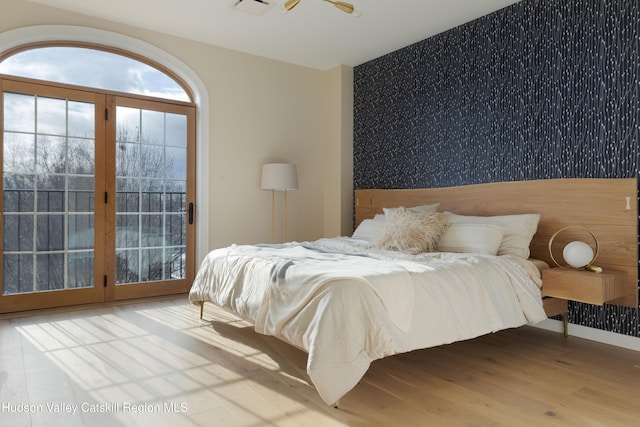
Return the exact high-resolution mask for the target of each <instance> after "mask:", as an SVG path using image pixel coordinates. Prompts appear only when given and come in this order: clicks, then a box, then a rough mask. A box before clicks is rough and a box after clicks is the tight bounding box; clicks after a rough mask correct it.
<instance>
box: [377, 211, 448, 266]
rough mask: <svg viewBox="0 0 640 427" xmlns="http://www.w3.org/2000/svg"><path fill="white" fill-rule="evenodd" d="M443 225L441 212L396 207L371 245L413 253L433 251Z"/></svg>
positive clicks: (436, 245)
mask: <svg viewBox="0 0 640 427" xmlns="http://www.w3.org/2000/svg"><path fill="white" fill-rule="evenodd" d="M445 225H446V223H445V222H444V215H442V214H441V213H428V212H418V211H414V210H410V209H405V208H397V209H395V210H394V211H393V212H392V213H390V214H389V216H388V218H387V219H386V221H385V222H384V229H383V230H382V233H381V234H380V235H379V236H378V237H377V238H376V239H375V240H374V241H373V247H375V248H379V249H387V250H391V251H398V252H404V253H407V254H413V255H415V254H419V253H421V252H433V251H435V250H436V249H437V247H438V241H439V240H440V235H441V234H442V231H443V230H444V227H445Z"/></svg>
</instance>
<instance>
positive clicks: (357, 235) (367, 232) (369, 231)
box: [351, 215, 384, 242]
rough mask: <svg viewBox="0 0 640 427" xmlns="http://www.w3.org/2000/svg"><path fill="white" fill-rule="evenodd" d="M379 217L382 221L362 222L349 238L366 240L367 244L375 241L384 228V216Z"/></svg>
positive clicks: (370, 220)
mask: <svg viewBox="0 0 640 427" xmlns="http://www.w3.org/2000/svg"><path fill="white" fill-rule="evenodd" d="M380 216H381V217H382V219H379V218H374V219H364V220H362V222H361V223H360V225H358V227H356V229H355V231H354V232H353V234H352V235H351V237H352V238H354V239H359V240H366V241H367V242H371V241H373V240H375V238H376V237H377V236H378V235H379V234H380V233H381V232H382V229H383V228H384V215H380Z"/></svg>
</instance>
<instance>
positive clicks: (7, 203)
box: [4, 190, 35, 212]
mask: <svg viewBox="0 0 640 427" xmlns="http://www.w3.org/2000/svg"><path fill="white" fill-rule="evenodd" d="M34 194H35V193H34V192H33V191H30V190H4V211H5V212H33V207H34V203H33V201H34Z"/></svg>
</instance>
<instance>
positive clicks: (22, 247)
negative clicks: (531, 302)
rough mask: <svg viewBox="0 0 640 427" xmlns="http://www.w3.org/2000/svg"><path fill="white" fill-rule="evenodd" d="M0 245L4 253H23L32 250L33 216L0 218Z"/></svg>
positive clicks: (6, 216)
mask: <svg viewBox="0 0 640 427" xmlns="http://www.w3.org/2000/svg"><path fill="white" fill-rule="evenodd" d="M2 226H3V228H4V230H3V233H2V244H3V248H4V251H5V252H24V251H32V250H33V216H32V215H8V214H5V215H3V216H2Z"/></svg>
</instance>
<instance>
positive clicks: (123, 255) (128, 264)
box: [116, 250, 140, 285]
mask: <svg viewBox="0 0 640 427" xmlns="http://www.w3.org/2000/svg"><path fill="white" fill-rule="evenodd" d="M139 257H140V253H139V251H138V250H128V251H116V284H118V285H119V284H123V283H136V282H139V280H138V278H139V277H140V272H139V268H140V262H139Z"/></svg>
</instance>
